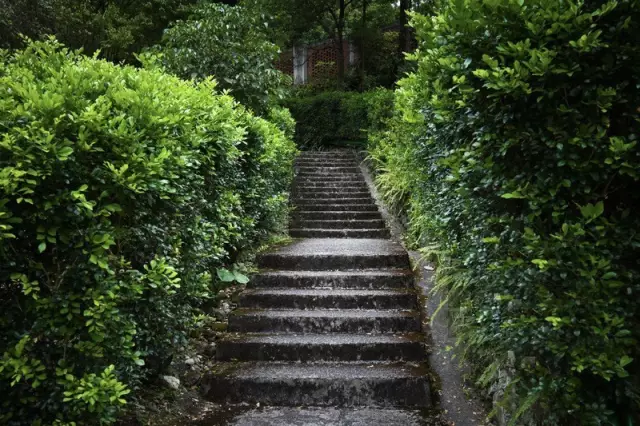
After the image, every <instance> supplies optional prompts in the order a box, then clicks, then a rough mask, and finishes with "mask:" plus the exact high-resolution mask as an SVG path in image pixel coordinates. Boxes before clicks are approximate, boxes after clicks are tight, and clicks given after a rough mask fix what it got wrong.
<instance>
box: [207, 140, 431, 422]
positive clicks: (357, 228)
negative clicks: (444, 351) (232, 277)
mask: <svg viewBox="0 0 640 426" xmlns="http://www.w3.org/2000/svg"><path fill="white" fill-rule="evenodd" d="M296 171H297V177H296V180H295V184H294V190H293V204H294V205H295V207H296V210H295V212H294V213H293V217H292V220H291V226H290V233H291V236H292V237H296V238H300V239H299V240H296V241H295V242H294V243H293V244H291V245H289V246H286V247H283V248H280V249H277V250H275V251H273V252H270V253H266V254H263V255H262V256H261V257H260V258H259V260H258V263H259V266H260V268H261V272H260V273H259V274H258V275H257V276H255V277H254V278H253V280H252V281H251V283H250V285H249V288H248V290H247V291H246V292H245V293H244V294H243V295H242V297H241V301H240V308H239V309H238V310H237V311H236V312H234V313H233V314H232V315H231V317H230V318H229V332H228V334H227V335H226V337H225V338H224V339H223V340H222V341H221V342H220V343H219V345H218V352H217V358H218V360H219V361H220V363H219V364H218V365H219V369H218V370H217V371H215V372H212V373H211V374H210V376H209V377H208V383H207V387H208V389H209V391H208V397H209V398H210V399H212V400H214V401H218V402H224V403H226V404H239V403H249V404H252V405H254V406H255V405H256V404H259V406H260V407H261V408H257V409H252V410H250V411H248V412H244V413H243V414H239V415H238V416H236V418H235V419H233V420H231V421H230V423H229V424H234V425H240V424H256V423H259V424H265V425H266V424H274V425H275V424H279V425H281V424H310V423H311V424H318V425H327V424H340V425H355V424H384V425H419V424H422V419H421V416H420V409H424V408H426V407H429V406H430V404H431V402H430V389H429V381H428V378H427V375H426V372H427V368H426V354H425V346H424V337H423V336H424V335H423V333H422V321H421V314H420V310H419V304H418V297H417V293H416V289H415V283H414V277H413V275H412V273H411V270H410V264H409V257H408V255H407V252H406V251H405V250H404V248H403V247H402V246H400V245H399V244H398V243H395V242H393V241H391V240H390V239H389V231H388V229H387V228H386V226H385V223H384V221H383V220H382V217H381V215H380V212H379V211H378V208H377V206H376V204H375V203H374V201H373V199H372V197H371V194H370V192H369V189H368V187H367V185H366V183H365V180H364V178H363V176H362V173H361V171H360V169H359V167H358V163H357V161H356V158H355V155H354V153H352V152H349V151H331V152H322V153H312V152H307V153H303V154H302V155H301V156H300V157H299V158H298V160H297V164H296ZM265 406H266V407H265ZM273 406H280V407H281V408H275V407H273ZM282 407H284V408H282ZM287 407H288V408H287ZM294 407H295V408H294Z"/></svg>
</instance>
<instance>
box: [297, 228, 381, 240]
mask: <svg viewBox="0 0 640 426" xmlns="http://www.w3.org/2000/svg"><path fill="white" fill-rule="evenodd" d="M289 235H290V236H291V237H293V238H390V237H391V234H390V233H389V231H388V230H387V229H321V228H289Z"/></svg>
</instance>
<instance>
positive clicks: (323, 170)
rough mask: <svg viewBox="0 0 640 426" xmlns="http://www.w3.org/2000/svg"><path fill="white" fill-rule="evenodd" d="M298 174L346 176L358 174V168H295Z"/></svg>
mask: <svg viewBox="0 0 640 426" xmlns="http://www.w3.org/2000/svg"><path fill="white" fill-rule="evenodd" d="M296 170H298V173H317V174H331V175H334V174H341V173H342V174H346V173H350V174H351V173H360V168H359V167H356V166H331V167H325V166H300V167H296Z"/></svg>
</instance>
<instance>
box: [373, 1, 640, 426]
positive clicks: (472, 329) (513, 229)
mask: <svg viewBox="0 0 640 426" xmlns="http://www.w3.org/2000/svg"><path fill="white" fill-rule="evenodd" d="M413 25H414V27H415V28H416V33H417V37H418V41H419V49H418V51H417V52H416V53H415V55H414V56H413V59H415V60H416V61H417V70H416V72H415V73H412V74H410V75H409V76H408V77H407V78H405V79H404V80H403V81H401V82H400V87H399V89H398V90H397V91H396V95H395V102H396V105H395V109H396V114H394V117H392V118H390V119H389V120H388V121H387V124H388V128H387V129H385V130H380V131H378V132H375V133H374V134H372V135H371V145H370V147H369V149H370V153H371V157H372V159H373V161H374V164H376V167H377V168H378V171H379V173H380V175H379V177H378V182H379V184H380V185H381V188H382V192H383V193H384V194H385V196H386V197H387V198H388V199H389V200H391V201H392V202H393V203H395V205H396V206H398V207H400V208H402V209H404V210H405V211H407V212H408V215H409V218H410V225H411V229H410V232H411V237H412V239H413V241H414V242H415V243H416V244H417V245H420V246H422V247H423V248H424V251H425V252H433V253H436V254H437V255H438V260H439V263H440V265H439V270H438V277H437V278H438V285H439V288H441V289H446V290H447V291H448V302H449V304H450V306H451V307H453V308H455V309H452V311H454V312H455V325H456V330H457V333H458V337H459V339H460V342H461V343H462V344H463V345H464V348H465V354H466V356H467V357H468V358H469V359H470V360H472V361H473V362H474V364H475V365H476V366H478V367H479V370H478V373H481V374H479V383H480V384H481V385H483V386H487V387H490V388H491V389H492V391H493V392H496V390H499V391H498V392H497V395H496V397H498V396H500V395H501V402H500V407H501V408H503V409H505V410H506V412H507V413H509V414H510V415H511V422H512V424H535V425H573V424H575V425H592V424H593V425H595V424H623V423H624V424H631V422H632V420H631V418H632V416H633V414H632V413H637V412H638V409H639V405H640V404H639V403H640V386H639V380H640V372H639V365H640V364H639V363H638V359H639V355H640V353H639V352H640V351H639V346H638V338H639V337H640V323H639V319H640V318H639V317H640V315H639V313H640V310H639V306H640V304H639V303H638V294H639V292H640V276H639V274H640V267H639V266H638V261H637V259H638V256H639V255H640V252H639V248H640V233H639V232H638V230H639V229H640V217H639V216H638V215H637V214H635V212H637V211H638V208H640V192H638V187H639V182H638V181H639V179H640V176H639V174H638V170H640V147H639V146H638V145H637V140H638V131H639V129H640V113H639V110H638V105H640V91H638V87H640V77H639V76H640V3H638V2H637V1H634V0H619V1H610V2H591V1H586V2H559V1H556V0H526V1H524V2H523V1H490V0H484V1H481V0H463V1H458V0H445V1H443V2H441V4H440V6H439V7H438V8H437V13H436V14H435V15H434V16H433V17H425V16H421V15H415V16H414V18H413Z"/></svg>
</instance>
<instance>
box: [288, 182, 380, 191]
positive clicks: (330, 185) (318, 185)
mask: <svg viewBox="0 0 640 426" xmlns="http://www.w3.org/2000/svg"><path fill="white" fill-rule="evenodd" d="M294 188H296V189H297V190H300V191H301V190H305V189H309V190H314V189H324V190H327V189H336V188H337V189H343V188H358V189H360V190H367V191H368V190H369V187H368V186H367V184H366V183H365V182H364V181H362V182H360V183H354V182H335V181H332V182H306V181H297V182H295V184H294Z"/></svg>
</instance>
